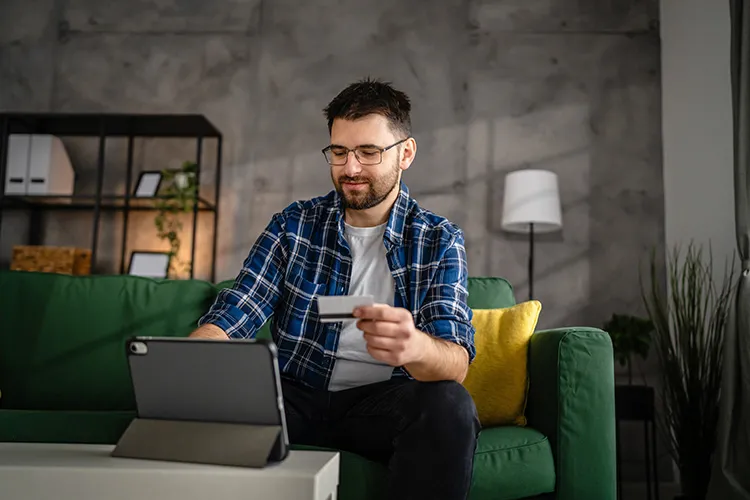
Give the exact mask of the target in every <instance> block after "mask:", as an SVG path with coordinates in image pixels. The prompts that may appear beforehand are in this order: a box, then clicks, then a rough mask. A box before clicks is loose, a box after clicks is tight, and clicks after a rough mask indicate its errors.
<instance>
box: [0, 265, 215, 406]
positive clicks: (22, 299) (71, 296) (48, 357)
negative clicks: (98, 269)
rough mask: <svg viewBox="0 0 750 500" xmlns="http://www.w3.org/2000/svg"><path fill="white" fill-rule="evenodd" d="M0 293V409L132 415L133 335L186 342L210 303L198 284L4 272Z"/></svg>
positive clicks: (207, 288) (206, 289)
mask: <svg viewBox="0 0 750 500" xmlns="http://www.w3.org/2000/svg"><path fill="white" fill-rule="evenodd" d="M0 289H2V290H13V293H10V294H6V296H4V297H3V300H2V301H0V318H2V324H1V325H0V328H2V330H0V332H1V333H2V334H0V391H2V398H0V408H13V409H55V410H132V409H133V408H134V407H135V402H134V399H133V394H132V387H131V384H130V376H129V372H128V366H127V361H126V356H125V340H126V339H127V338H129V337H131V336H134V335H151V336H186V335H188V334H189V333H190V332H191V331H192V330H193V329H195V326H196V322H197V320H198V318H199V317H200V315H201V314H202V313H203V312H204V311H205V310H206V309H207V308H208V306H209V305H210V301H211V300H212V298H213V296H214V293H215V291H214V287H213V286H211V284H209V283H206V282H202V281H198V280H195V281H188V280H184V281H157V280H152V279H148V278H141V277H137V276H67V275H62V274H47V273H28V272H23V271H8V272H2V273H0Z"/></svg>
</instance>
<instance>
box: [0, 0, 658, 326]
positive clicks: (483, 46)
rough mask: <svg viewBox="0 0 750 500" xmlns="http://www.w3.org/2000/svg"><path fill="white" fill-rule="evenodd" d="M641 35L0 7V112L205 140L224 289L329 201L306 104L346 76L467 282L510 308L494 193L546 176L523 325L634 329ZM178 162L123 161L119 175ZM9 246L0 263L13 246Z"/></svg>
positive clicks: (288, 11)
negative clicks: (147, 124)
mask: <svg viewBox="0 0 750 500" xmlns="http://www.w3.org/2000/svg"><path fill="white" fill-rule="evenodd" d="M360 9H361V10H360ZM657 18H658V4H657V2H656V0H631V1H624V2H616V3H615V2H598V1H594V0H590V1H584V2H582V1H580V0H576V1H573V0H557V1H551V0H547V1H537V2H520V1H512V2H495V1H489V0H451V1H444V2H421V3H420V6H419V8H408V7H405V5H404V4H403V2H400V1H395V0H386V1H380V2H365V1H359V2H348V3H346V4H342V3H340V2H330V1H328V2H298V1H297V0H276V1H266V2H261V1H260V0H223V1H219V2H208V3H205V5H204V4H202V3H195V2H187V1H184V2H183V1H177V2H171V3H169V4H165V3H163V2H159V1H154V0H139V1H134V2H101V1H99V0H67V1H56V0H24V1H21V0H5V1H3V2H2V4H0V108H1V109H4V110H19V111H22V110H23V111H33V110H53V111H93V112H95V111H123V112H198V113H205V114H206V115H207V116H208V118H209V119H210V120H212V121H213V122H214V123H215V124H216V125H217V126H218V127H220V128H221V129H222V131H223V132H224V133H225V134H226V140H227V143H226V147H225V154H224V164H225V170H224V174H223V186H222V189H223V193H224V195H223V197H222V199H221V223H220V243H219V256H218V269H219V277H220V278H229V277H232V276H234V275H235V273H236V272H237V270H238V268H239V266H240V264H241V262H242V260H243V259H244V257H245V256H246V254H247V251H248V249H249V248H250V246H251V245H252V243H253V241H254V239H255V238H256V236H257V235H258V233H259V232H260V231H261V229H262V228H263V227H264V226H265V224H266V222H267V221H268V219H269V217H270V216H271V214H272V213H273V212H274V211H277V210H280V209H281V208H283V207H284V206H285V205H287V204H288V203H290V202H291V201H293V200H294V199H297V198H301V197H310V196H314V195H318V194H321V193H324V192H327V191H328V190H329V189H330V188H331V185H330V177H329V174H328V171H327V166H326V164H325V163H324V161H323V157H322V155H321V154H320V148H321V147H323V146H324V145H325V144H326V143H327V139H328V138H327V130H326V126H325V122H324V119H323V116H322V112H321V109H322V108H323V106H324V105H325V104H326V103H327V102H328V101H329V100H330V99H331V98H332V97H333V96H334V95H335V94H336V93H337V92H338V91H339V90H340V89H341V88H342V87H343V86H344V85H346V84H348V83H349V82H351V81H353V80H355V79H358V78H360V77H362V76H365V75H372V76H377V77H381V78H384V79H387V80H391V81H393V82H394V84H395V85H397V86H398V87H400V88H402V89H403V90H405V91H406V92H408V93H409V94H410V95H411V97H412V99H413V104H414V109H415V111H414V115H413V123H414V129H415V135H416V139H417V141H418V144H419V151H418V155H417V160H416V162H415V164H414V165H413V167H412V168H411V169H410V170H409V171H408V172H407V173H406V176H405V180H406V182H407V183H408V184H409V186H410V188H411V190H412V193H413V194H414V195H415V196H416V197H417V199H418V201H420V202H421V203H422V205H423V206H425V207H426V208H429V209H432V210H434V211H436V212H438V213H441V214H444V215H446V216H448V217H450V218H451V219H453V220H454V221H456V222H457V223H459V224H460V225H461V226H463V228H464V229H465V232H466V237H467V248H468V253H469V259H470V271H471V273H472V274H473V275H500V276H505V277H507V278H509V279H510V280H511V281H512V282H513V283H514V285H515V287H516V291H517V297H518V299H519V300H523V299H524V298H525V297H526V295H527V277H526V259H527V251H528V246H527V242H526V240H525V239H524V238H522V237H521V238H519V237H516V236H512V235H507V234H504V233H503V232H502V231H501V230H500V219H501V212H500V209H501V207H502V186H503V176H504V174H505V173H506V172H508V171H510V170H512V169H516V168H521V167H536V168H548V169H551V170H554V171H556V172H558V173H559V174H560V181H561V189H562V199H563V206H564V229H563V231H562V232H561V233H559V234H555V235H550V236H547V237H544V238H540V243H539V244H538V245H537V266H536V268H537V276H536V280H535V291H536V292H537V296H538V298H540V299H541V300H542V301H543V303H544V311H543V317H542V320H541V326H542V327H546V326H560V325H570V324H589V325H596V326H599V325H601V323H602V322H603V321H604V320H605V319H606V318H608V317H609V316H610V315H611V314H612V313H613V312H641V304H640V302H641V300H640V294H639V285H638V278H637V271H638V265H639V262H640V261H641V260H642V259H643V258H645V257H646V256H647V252H648V250H649V249H651V248H652V247H655V248H657V249H658V250H659V251H662V249H663V239H664V224H663V220H664V200H663V185H662V169H661V126H660V118H661V101H660V99H661V88H660V46H659V37H658V23H657ZM67 142H68V144H69V147H70V148H71V153H72V154H73V156H74V159H75V161H76V168H77V170H78V174H79V179H80V181H79V182H80V184H79V186H78V189H79V190H80V191H82V192H83V191H86V192H91V191H92V189H93V184H92V183H93V177H92V175H93V168H94V159H95V150H94V146H95V142H93V141H90V142H86V141H67ZM193 152H194V146H193V145H192V144H189V143H188V144H185V143H179V144H178V143H174V144H170V145H169V146H167V147H166V148H164V147H157V145H155V144H144V143H141V142H139V143H138V144H137V153H136V165H137V167H139V168H161V166H163V165H165V164H176V163H179V162H180V161H182V160H183V159H185V158H186V157H187V158H191V157H192V155H193V154H194V153H193ZM207 154H210V152H207ZM108 158H109V159H111V163H110V162H108V166H107V168H108V172H111V173H109V174H108V175H107V179H106V180H105V188H107V189H121V182H120V181H119V180H118V177H117V176H118V175H122V170H119V171H118V170H117V169H121V168H122V166H123V165H124V158H125V156H124V144H122V143H113V144H112V145H111V149H110V150H108ZM16 218H19V219H22V216H18V217H16ZM139 219H140V220H135V221H133V222H132V224H134V225H133V226H131V234H133V239H132V240H131V241H130V242H129V248H131V249H133V248H146V247H154V245H155V244H156V241H155V239H154V236H153V235H154V230H153V225H152V223H151V219H150V217H149V216H143V217H139ZM22 222H23V220H20V222H19V223H16V224H15V225H14V226H13V229H12V230H13V231H20V230H21V229H22V226H23V224H22ZM119 224H120V222H119V219H118V218H116V217H112V218H108V219H107V220H106V221H105V224H104V226H103V230H102V235H101V241H100V248H102V249H103V252H104V254H102V257H101V259H102V269H101V271H103V272H111V271H113V270H114V269H115V268H114V263H115V260H116V258H117V254H116V252H117V251H118V249H119V236H118V234H119V232H118V228H119ZM9 227H10V226H8V225H6V228H5V229H4V231H3V252H4V255H5V256H6V259H7V254H8V251H9V248H10V244H11V243H12V242H14V241H11V240H16V238H17V239H19V240H20V238H21V237H22V231H21V232H19V233H18V234H14V235H12V237H11V236H9V234H8V233H9V231H11V229H9ZM45 227H46V228H47V229H48V232H47V233H46V234H47V236H46V237H45V242H46V243H49V244H62V243H68V244H70V243H76V242H77V243H78V244H80V245H88V244H89V242H90V237H91V236H90V218H88V217H81V216H80V215H79V216H76V217H70V216H67V215H66V216H54V217H52V216H50V217H48V219H47V221H46V223H45ZM206 234H207V235H210V232H207V233H206ZM199 243H200V248H199V261H198V262H197V267H198V270H199V272H200V273H201V275H205V274H203V273H205V271H206V269H207V268H206V264H207V263H208V258H209V257H210V253H209V252H208V251H207V246H208V242H207V240H205V241H203V240H200V239H199Z"/></svg>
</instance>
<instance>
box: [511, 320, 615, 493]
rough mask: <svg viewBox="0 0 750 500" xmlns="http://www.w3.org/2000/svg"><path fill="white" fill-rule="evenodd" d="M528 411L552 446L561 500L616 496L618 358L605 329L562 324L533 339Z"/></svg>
mask: <svg viewBox="0 0 750 500" xmlns="http://www.w3.org/2000/svg"><path fill="white" fill-rule="evenodd" d="M526 415H527V418H528V425H529V426H530V427H533V428H534V429H537V430H538V431H540V432H542V433H543V434H545V435H546V436H547V438H548V439H549V440H550V444H551V445H552V454H553V456H554V460H555V474H556V486H555V491H556V496H555V498H556V499H557V500H615V498H616V497H617V463H616V454H615V396H614V360H613V355H612V342H611V340H610V337H609V335H608V334H607V333H606V332H604V331H602V330H599V329H597V328H585V327H574V328H558V329H553V330H544V331H539V332H536V333H535V334H534V335H533V336H532V337H531V342H530V345H529V395H528V402H527V409H526Z"/></svg>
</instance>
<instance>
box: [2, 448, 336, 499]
mask: <svg viewBox="0 0 750 500" xmlns="http://www.w3.org/2000/svg"><path fill="white" fill-rule="evenodd" d="M113 448H114V447H113V446H110V445H79V444H38V443H0V484H2V485H3V486H2V489H3V493H2V498H3V500H47V499H50V498H55V499H59V500H100V499H102V498H106V499H108V500H132V499H133V498H158V499H160V500H193V499H195V500H198V499H201V500H205V499H206V498H212V499H217V500H218V499H221V500H240V499H241V500H247V499H248V498H268V499H273V500H293V499H294V500H335V499H336V489H337V487H338V483H339V454H338V453H336V452H325V451H297V450H292V451H291V452H290V454H289V457H288V458H287V459H286V460H285V461H284V462H282V463H280V464H272V465H269V466H267V467H265V468H262V469H252V468H244V467H225V466H216V465H201V464H188V463H178V462H165V461H156V460H136V459H129V458H115V457H111V456H110V453H111V452H112V449H113Z"/></svg>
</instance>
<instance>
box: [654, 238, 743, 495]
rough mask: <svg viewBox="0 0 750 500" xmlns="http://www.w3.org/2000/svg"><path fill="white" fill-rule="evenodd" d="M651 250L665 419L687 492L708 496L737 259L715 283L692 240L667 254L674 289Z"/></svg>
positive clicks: (709, 261)
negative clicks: (683, 248) (662, 281)
mask: <svg viewBox="0 0 750 500" xmlns="http://www.w3.org/2000/svg"><path fill="white" fill-rule="evenodd" d="M655 260H656V259H655V258H654V257H653V255H652V257H651V264H650V286H649V287H648V288H644V287H643V286H642V294H643V299H644V302H645V304H646V307H647V310H648V314H649V317H650V318H651V320H652V321H653V323H654V333H655V336H654V350H655V351H656V354H657V358H658V361H659V365H660V368H661V373H662V384H661V385H662V387H661V391H660V392H661V394H660V400H661V402H662V411H661V412H660V413H661V418H659V419H658V420H657V421H658V422H659V424H660V426H661V428H662V431H663V435H664V436H666V439H667V448H668V450H669V452H670V454H671V456H672V458H673V460H674V461H675V463H676V465H677V468H678V469H679V473H680V488H681V492H682V496H680V497H677V498H682V499H685V500H688V499H689V500H703V499H705V498H706V491H707V489H708V484H709V481H710V478H711V470H712V463H713V456H714V450H715V443H716V433H717V424H718V418H719V399H720V393H721V372H722V363H723V344H724V342H723V340H724V328H725V325H726V322H727V318H728V312H729V304H730V298H731V297H732V290H733V288H734V262H732V266H731V267H730V272H729V273H727V272H725V274H724V277H723V279H722V281H721V283H720V285H717V282H718V279H717V278H715V277H714V275H713V263H712V258H711V255H710V251H709V257H708V259H707V260H705V261H704V256H703V252H702V250H701V248H700V247H697V246H696V245H694V244H692V243H691V244H690V245H689V246H688V249H687V252H686V253H685V255H681V252H680V249H679V247H676V248H675V249H674V250H673V251H672V252H671V253H670V255H669V256H668V258H667V262H666V265H667V282H668V284H669V291H668V292H667V291H665V290H661V289H660V288H659V282H660V279H659V276H658V273H657V266H656V263H655Z"/></svg>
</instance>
